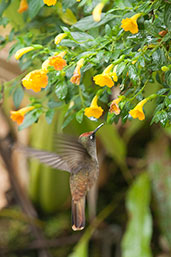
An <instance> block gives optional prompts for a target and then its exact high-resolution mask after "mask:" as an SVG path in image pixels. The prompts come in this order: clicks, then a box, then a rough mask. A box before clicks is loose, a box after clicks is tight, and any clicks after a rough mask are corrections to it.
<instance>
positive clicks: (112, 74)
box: [111, 71, 118, 82]
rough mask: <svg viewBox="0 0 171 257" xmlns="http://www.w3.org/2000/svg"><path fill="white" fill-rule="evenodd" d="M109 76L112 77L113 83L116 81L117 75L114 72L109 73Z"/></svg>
mask: <svg viewBox="0 0 171 257" xmlns="http://www.w3.org/2000/svg"><path fill="white" fill-rule="evenodd" d="M111 76H112V78H113V80H114V81H115V82H117V81H118V76H117V74H116V72H115V71H114V72H112V73H111Z"/></svg>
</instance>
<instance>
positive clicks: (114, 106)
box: [109, 97, 122, 115]
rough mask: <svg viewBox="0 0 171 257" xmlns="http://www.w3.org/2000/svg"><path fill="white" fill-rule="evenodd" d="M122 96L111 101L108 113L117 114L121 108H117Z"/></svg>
mask: <svg viewBox="0 0 171 257" xmlns="http://www.w3.org/2000/svg"><path fill="white" fill-rule="evenodd" d="M121 99H122V97H119V98H116V99H115V100H113V101H112V103H111V105H110V109H109V112H110V113H115V114H116V115H119V114H120V112H121V110H120V108H119V105H118V104H119V102H120V101H121Z"/></svg>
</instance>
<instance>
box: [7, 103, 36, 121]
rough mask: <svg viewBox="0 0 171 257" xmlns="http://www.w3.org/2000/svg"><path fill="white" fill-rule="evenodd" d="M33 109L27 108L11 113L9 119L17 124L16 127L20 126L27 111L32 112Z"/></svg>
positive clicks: (31, 107) (32, 107)
mask: <svg viewBox="0 0 171 257" xmlns="http://www.w3.org/2000/svg"><path fill="white" fill-rule="evenodd" d="M34 108H35V107H34V106H28V107H24V108H22V109H20V110H18V111H11V112H10V113H11V116H10V117H11V119H12V120H13V121H16V122H17V123H18V125H20V124H21V123H22V122H23V120H24V116H25V114H26V113H28V112H29V111H31V110H33V109H34Z"/></svg>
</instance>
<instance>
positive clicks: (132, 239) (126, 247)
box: [122, 173, 152, 257]
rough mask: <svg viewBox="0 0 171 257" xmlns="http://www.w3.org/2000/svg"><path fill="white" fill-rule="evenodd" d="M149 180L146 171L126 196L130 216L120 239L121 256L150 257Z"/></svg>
mask: <svg viewBox="0 0 171 257" xmlns="http://www.w3.org/2000/svg"><path fill="white" fill-rule="evenodd" d="M149 204H150V181H149V177H148V174H147V173H143V174H142V175H140V176H139V177H138V178H137V179H136V181H135V182H134V183H133V185H132V186H131V188H130V190H129V192H128V196H127V202H126V205H127V210H128V214H129V217H130V220H129V222H128V226H127V230H126V233H125V235H124V237H123V241H122V256H123V257H151V256H152V254H151V249H150V240H151V235H152V217H151V213H150V209H149Z"/></svg>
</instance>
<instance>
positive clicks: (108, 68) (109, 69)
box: [103, 64, 113, 74]
mask: <svg viewBox="0 0 171 257" xmlns="http://www.w3.org/2000/svg"><path fill="white" fill-rule="evenodd" d="M112 68H113V64H110V65H108V66H107V67H106V69H105V70H104V71H103V74H109V73H110V72H111V69H112Z"/></svg>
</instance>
